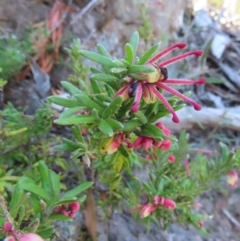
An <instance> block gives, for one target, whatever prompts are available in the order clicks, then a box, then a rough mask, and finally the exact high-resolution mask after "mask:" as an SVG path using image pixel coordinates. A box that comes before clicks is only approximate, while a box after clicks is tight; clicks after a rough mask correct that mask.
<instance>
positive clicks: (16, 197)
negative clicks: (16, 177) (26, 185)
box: [9, 182, 24, 218]
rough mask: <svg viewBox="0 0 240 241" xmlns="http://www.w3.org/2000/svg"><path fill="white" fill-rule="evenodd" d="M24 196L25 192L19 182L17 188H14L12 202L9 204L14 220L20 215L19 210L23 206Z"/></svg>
mask: <svg viewBox="0 0 240 241" xmlns="http://www.w3.org/2000/svg"><path fill="white" fill-rule="evenodd" d="M23 194H24V191H23V189H22V188H21V187H20V184H19V182H18V183H17V184H16V186H15V188H14V191H13V194H12V198H11V201H10V204H9V209H10V214H11V216H12V217H13V218H14V217H15V216H16V215H17V213H18V209H19V207H20V205H21V200H22V197H23Z"/></svg>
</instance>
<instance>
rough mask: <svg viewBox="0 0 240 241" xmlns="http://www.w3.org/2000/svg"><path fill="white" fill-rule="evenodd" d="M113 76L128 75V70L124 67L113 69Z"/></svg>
mask: <svg viewBox="0 0 240 241" xmlns="http://www.w3.org/2000/svg"><path fill="white" fill-rule="evenodd" d="M110 73H111V74H122V75H123V74H126V73H127V68H124V67H116V68H111V69H110Z"/></svg>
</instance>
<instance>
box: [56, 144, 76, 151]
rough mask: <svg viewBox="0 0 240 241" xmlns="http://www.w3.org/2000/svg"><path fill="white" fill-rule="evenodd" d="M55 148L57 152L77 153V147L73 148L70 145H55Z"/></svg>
mask: <svg viewBox="0 0 240 241" xmlns="http://www.w3.org/2000/svg"><path fill="white" fill-rule="evenodd" d="M54 148H55V149H56V150H61V151H69V152H72V151H75V150H76V147H72V146H70V145H68V144H59V145H55V146H54Z"/></svg>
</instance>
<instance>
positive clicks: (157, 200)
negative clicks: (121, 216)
mask: <svg viewBox="0 0 240 241" xmlns="http://www.w3.org/2000/svg"><path fill="white" fill-rule="evenodd" d="M159 206H163V207H165V208H166V209H169V210H174V209H175V208H176V203H175V202H174V201H173V200H172V199H168V198H164V197H159V196H157V195H155V196H154V198H153V204H150V203H144V204H142V205H141V206H139V207H136V208H133V209H131V210H130V212H131V213H132V212H135V211H140V218H145V217H147V216H149V215H150V214H151V213H152V212H154V211H155V210H156V209H157V208H158V207H159Z"/></svg>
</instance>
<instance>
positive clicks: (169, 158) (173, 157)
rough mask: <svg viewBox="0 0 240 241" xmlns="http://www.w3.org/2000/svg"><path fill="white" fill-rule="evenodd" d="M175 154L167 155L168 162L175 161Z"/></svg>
mask: <svg viewBox="0 0 240 241" xmlns="http://www.w3.org/2000/svg"><path fill="white" fill-rule="evenodd" d="M175 159H176V158H175V156H174V155H170V156H169V157H168V162H169V163H174V162H175Z"/></svg>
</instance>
